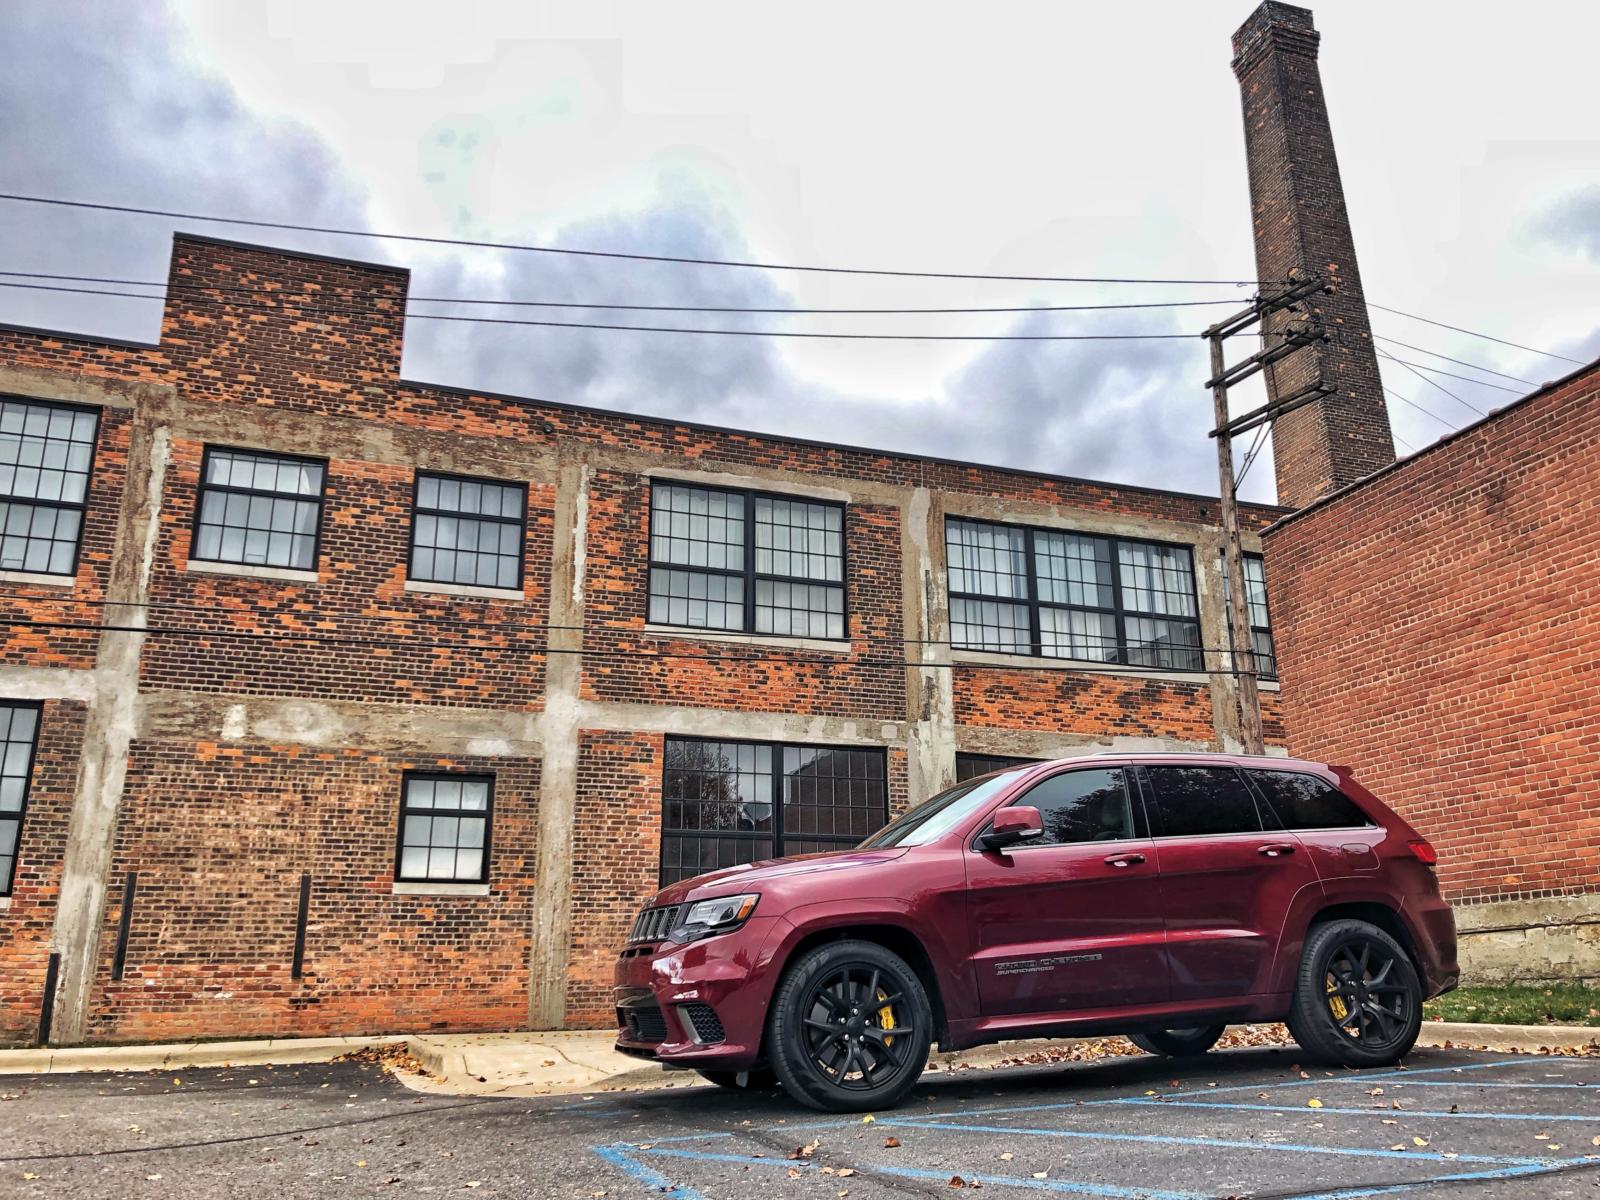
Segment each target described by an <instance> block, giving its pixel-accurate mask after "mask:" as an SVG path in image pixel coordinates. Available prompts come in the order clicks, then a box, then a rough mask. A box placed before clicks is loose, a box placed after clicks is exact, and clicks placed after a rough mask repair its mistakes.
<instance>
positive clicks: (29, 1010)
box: [0, 700, 87, 1045]
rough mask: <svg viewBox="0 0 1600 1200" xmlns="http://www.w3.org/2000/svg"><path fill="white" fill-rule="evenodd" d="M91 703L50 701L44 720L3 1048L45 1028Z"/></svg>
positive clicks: (21, 865) (18, 888)
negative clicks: (47, 984) (54, 932)
mask: <svg viewBox="0 0 1600 1200" xmlns="http://www.w3.org/2000/svg"><path fill="white" fill-rule="evenodd" d="M86 711H87V710H86V708H85V706H84V705H82V704H80V703H77V702H76V701H70V700H49V701H46V702H45V705H44V711H43V713H42V714H41V715H40V720H39V740H38V744H37V746H36V747H35V749H34V759H33V783H32V786H31V787H30V788H29V790H28V808H27V812H26V814H25V816H24V818H23V825H22V838H23V840H22V843H21V846H22V851H23V852H22V854H21V856H20V857H19V858H18V860H17V866H16V875H15V878H14V879H13V880H12V889H11V906H10V907H9V908H6V909H0V930H4V934H3V935H0V1045H10V1044H21V1043H27V1044H32V1042H33V1041H34V1038H35V1036H36V1035H37V1034H38V1032H39V1012H40V1004H41V1002H42V1001H43V999H44V979H45V970H46V968H47V967H48V965H49V961H50V931H51V928H52V926H53V924H54V922H55V916H56V901H57V898H58V897H59V896H60V893H61V864H62V858H63V856H64V854H65V853H66V848H67V822H68V820H69V819H70V818H71V815H72V796H73V792H74V791H75V789H76V788H77V783H78V752H79V748H80V746H81V745H82V743H83V721H84V714H85V712H86Z"/></svg>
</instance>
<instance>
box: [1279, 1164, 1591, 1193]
mask: <svg viewBox="0 0 1600 1200" xmlns="http://www.w3.org/2000/svg"><path fill="white" fill-rule="evenodd" d="M1571 1166H1572V1164H1571V1163H1551V1164H1550V1165H1549V1166H1541V1167H1536V1166H1527V1167H1503V1168H1500V1169H1497V1170H1489V1171H1464V1172H1462V1173H1461V1174H1459V1175H1436V1176H1434V1177H1433V1178H1432V1179H1423V1180H1419V1181H1418V1182H1416V1183H1390V1184H1383V1185H1380V1186H1377V1187H1355V1188H1334V1189H1333V1190H1332V1191H1327V1192H1307V1193H1302V1194H1299V1195H1297V1196H1296V1197H1295V1200H1361V1198H1362V1197H1366V1196H1392V1195H1394V1194H1395V1193H1397V1192H1414V1191H1416V1190H1418V1189H1419V1188H1431V1187H1436V1186H1438V1185H1439V1184H1441V1183H1471V1182H1474V1181H1481V1180H1490V1179H1522V1178H1527V1177H1529V1176H1533V1175H1550V1174H1553V1173H1555V1172H1556V1171H1564V1170H1567V1169H1569V1168H1570V1167H1571Z"/></svg>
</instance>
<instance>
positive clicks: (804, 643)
mask: <svg viewBox="0 0 1600 1200" xmlns="http://www.w3.org/2000/svg"><path fill="white" fill-rule="evenodd" d="M619 632H624V633H625V632H627V631H626V630H625V629H621V628H620V627H619ZM640 632H642V633H649V634H654V635H657V636H659V637H670V638H680V639H683V640H686V641H696V642H732V643H733V644H735V645H738V646H766V647H768V648H769V649H773V650H814V651H816V652H817V653H819V654H849V653H850V651H851V649H852V647H853V646H854V643H853V642H851V641H850V640H849V639H848V638H845V639H839V640H836V639H833V638H808V637H779V636H776V635H773V634H765V633H733V632H729V631H726V630H721V629H685V628H682V627H681V626H678V625H651V624H646V625H644V626H643V627H642V629H641V630H640Z"/></svg>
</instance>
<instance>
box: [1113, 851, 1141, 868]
mask: <svg viewBox="0 0 1600 1200" xmlns="http://www.w3.org/2000/svg"><path fill="white" fill-rule="evenodd" d="M1143 861H1144V855H1142V854H1108V855H1106V866H1108V867H1136V866H1138V865H1139V864H1140V863H1142V862H1143Z"/></svg>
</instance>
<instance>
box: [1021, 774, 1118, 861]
mask: <svg viewBox="0 0 1600 1200" xmlns="http://www.w3.org/2000/svg"><path fill="white" fill-rule="evenodd" d="M1017 803H1018V804H1027V805H1032V806H1033V807H1034V808H1037V809H1038V810H1039V817H1040V819H1041V820H1042V821H1043V823H1044V835H1043V836H1042V837H1038V838H1035V839H1034V840H1033V841H1031V842H1029V843H1028V845H1030V846H1040V845H1044V846H1060V845H1066V844H1068V843H1072V842H1114V841H1117V840H1119V839H1121V838H1131V837H1132V836H1133V806H1132V805H1131V804H1129V802H1128V786H1127V781H1126V779H1125V778H1124V774H1123V772H1122V771H1121V770H1120V769H1107V770H1097V771H1067V772H1065V773H1063V774H1061V775H1052V776H1051V777H1050V778H1049V779H1046V780H1045V781H1044V782H1043V783H1041V784H1039V785H1038V786H1037V787H1035V788H1032V789H1031V790H1029V791H1028V792H1026V793H1024V795H1023V796H1022V798H1021V799H1019V800H1018V801H1017Z"/></svg>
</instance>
